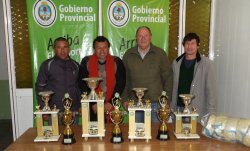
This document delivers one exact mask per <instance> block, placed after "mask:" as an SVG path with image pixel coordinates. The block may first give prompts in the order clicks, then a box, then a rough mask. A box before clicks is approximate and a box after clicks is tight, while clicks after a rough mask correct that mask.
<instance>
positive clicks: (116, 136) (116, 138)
mask: <svg viewBox="0 0 250 151" xmlns="http://www.w3.org/2000/svg"><path fill="white" fill-rule="evenodd" d="M110 142H111V143H114V144H119V143H122V142H124V139H123V138H122V133H120V134H114V133H113V134H112V137H111V139H110Z"/></svg>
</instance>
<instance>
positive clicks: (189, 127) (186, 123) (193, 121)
mask: <svg viewBox="0 0 250 151" xmlns="http://www.w3.org/2000/svg"><path fill="white" fill-rule="evenodd" d="M179 97H180V98H181V99H182V101H183V104H184V105H185V106H184V109H183V111H181V112H180V111H178V112H175V113H174V115H175V132H174V134H175V136H176V138H177V139H198V138H200V136H199V135H198V134H197V119H198V116H199V114H198V113H197V112H196V111H197V109H196V108H194V107H193V110H192V111H190V109H189V105H190V103H191V100H192V98H194V95H192V94H180V95H179Z"/></svg>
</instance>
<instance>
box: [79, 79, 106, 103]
mask: <svg viewBox="0 0 250 151" xmlns="http://www.w3.org/2000/svg"><path fill="white" fill-rule="evenodd" d="M83 80H84V81H86V82H87V84H88V87H89V88H90V89H91V91H90V94H89V95H88V99H89V100H98V99H99V97H98V95H97V94H96V92H95V88H96V87H97V86H98V84H99V81H101V80H102V78H98V77H91V78H84V79H83Z"/></svg>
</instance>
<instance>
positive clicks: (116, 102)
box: [110, 93, 124, 143]
mask: <svg viewBox="0 0 250 151" xmlns="http://www.w3.org/2000/svg"><path fill="white" fill-rule="evenodd" d="M120 99H121V98H120V96H119V93H115V97H114V98H112V100H111V103H112V105H113V106H114V108H115V109H114V110H113V111H111V112H110V119H111V121H112V123H114V124H115V126H114V129H113V131H112V138H111V139H110V142H111V143H122V142H123V141H124V140H123V138H122V132H121V129H120V127H119V124H120V123H121V122H122V120H123V112H122V111H120V110H119V108H120V106H121V102H120Z"/></svg>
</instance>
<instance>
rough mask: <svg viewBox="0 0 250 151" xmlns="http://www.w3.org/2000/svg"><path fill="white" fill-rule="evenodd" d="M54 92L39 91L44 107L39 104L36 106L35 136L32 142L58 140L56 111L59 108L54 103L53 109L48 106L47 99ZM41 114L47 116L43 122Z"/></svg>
mask: <svg viewBox="0 0 250 151" xmlns="http://www.w3.org/2000/svg"><path fill="white" fill-rule="evenodd" d="M52 94H54V92H53V91H42V92H40V93H39V95H40V96H41V98H42V100H43V101H44V107H43V108H42V109H40V105H37V106H36V111H35V112H34V114H35V119H36V126H37V137H36V138H35V140H34V142H50V141H58V140H59V138H60V134H59V129H58V112H59V109H57V108H56V105H54V108H53V109H50V107H49V101H50V98H51V95H52ZM43 116H46V117H48V119H47V120H46V121H48V122H47V124H45V122H44V118H43Z"/></svg>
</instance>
